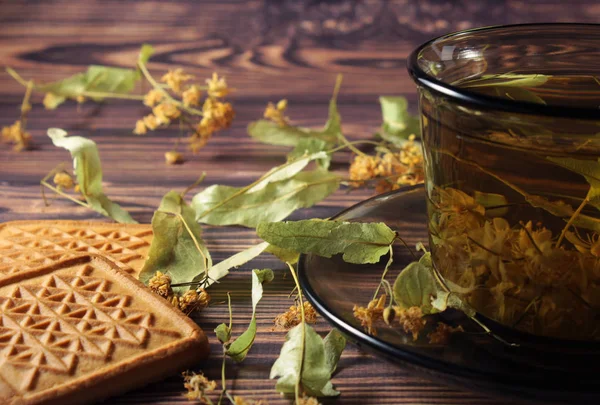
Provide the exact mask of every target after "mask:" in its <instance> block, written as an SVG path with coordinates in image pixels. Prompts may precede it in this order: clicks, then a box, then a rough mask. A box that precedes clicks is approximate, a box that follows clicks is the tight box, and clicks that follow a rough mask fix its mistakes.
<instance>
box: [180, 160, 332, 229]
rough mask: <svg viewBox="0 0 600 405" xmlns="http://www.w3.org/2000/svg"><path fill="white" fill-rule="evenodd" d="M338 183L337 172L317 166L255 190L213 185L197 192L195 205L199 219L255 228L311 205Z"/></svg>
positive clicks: (193, 200)
mask: <svg viewBox="0 0 600 405" xmlns="http://www.w3.org/2000/svg"><path fill="white" fill-rule="evenodd" d="M339 185H340V178H339V177H338V176H336V175H334V174H332V173H329V172H326V171H323V170H314V171H309V172H301V173H298V174H296V175H295V176H294V177H291V178H289V179H286V180H282V181H278V182H274V183H268V184H267V185H266V186H264V187H263V188H261V189H260V190H258V191H254V192H252V193H250V192H242V191H243V190H242V189H241V188H237V187H229V186H221V185H214V186H210V187H208V188H206V189H205V190H203V191H202V192H200V193H198V194H196V195H195V196H194V198H193V199H192V206H193V207H194V209H195V210H196V213H197V214H196V219H197V220H198V221H200V222H203V223H206V224H210V225H242V226H247V227H249V228H254V227H256V226H257V225H258V224H259V223H261V222H271V221H281V220H282V219H284V218H286V217H287V216H288V215H290V214H291V213H292V212H294V211H296V210H297V209H299V208H308V207H311V206H312V205H314V204H316V203H318V202H319V201H321V200H323V199H325V198H326V197H327V196H329V195H330V194H331V193H333V192H334V191H336V190H337V189H338V188H339ZM217 205H218V206H217Z"/></svg>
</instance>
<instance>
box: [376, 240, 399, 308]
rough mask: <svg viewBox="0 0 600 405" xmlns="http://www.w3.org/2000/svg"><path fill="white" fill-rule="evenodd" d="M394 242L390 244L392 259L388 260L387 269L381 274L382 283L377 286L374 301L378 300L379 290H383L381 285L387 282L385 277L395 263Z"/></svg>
mask: <svg viewBox="0 0 600 405" xmlns="http://www.w3.org/2000/svg"><path fill="white" fill-rule="evenodd" d="M393 243H394V242H393V241H392V243H391V244H390V250H389V252H390V258H389V259H388V261H387V263H386V265H385V268H384V269H383V273H382V274H381V281H379V285H378V286H377V289H376V290H375V294H373V298H372V299H371V300H374V299H375V298H377V295H378V294H379V290H380V289H381V285H382V284H383V282H384V281H386V280H385V276H387V273H388V271H389V269H390V266H391V265H392V263H393V262H394V249H393V247H392V246H393ZM390 299H392V297H390Z"/></svg>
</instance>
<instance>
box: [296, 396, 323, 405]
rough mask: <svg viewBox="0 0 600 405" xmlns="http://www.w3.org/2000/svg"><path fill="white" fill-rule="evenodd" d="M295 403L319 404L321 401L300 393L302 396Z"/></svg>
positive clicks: (301, 404)
mask: <svg viewBox="0 0 600 405" xmlns="http://www.w3.org/2000/svg"><path fill="white" fill-rule="evenodd" d="M297 405H321V403H320V402H319V401H318V400H317V398H315V397H309V396H307V395H306V394H303V395H302V398H300V400H299V401H298V402H297Z"/></svg>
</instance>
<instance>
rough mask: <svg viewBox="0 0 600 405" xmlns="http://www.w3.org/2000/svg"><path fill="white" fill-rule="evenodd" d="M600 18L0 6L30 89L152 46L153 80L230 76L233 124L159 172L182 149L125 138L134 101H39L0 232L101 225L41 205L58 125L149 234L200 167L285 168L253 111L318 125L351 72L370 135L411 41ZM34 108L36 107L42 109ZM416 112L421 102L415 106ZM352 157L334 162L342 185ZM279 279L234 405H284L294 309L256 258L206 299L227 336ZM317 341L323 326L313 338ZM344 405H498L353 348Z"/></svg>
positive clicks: (220, 178) (402, 85) (13, 96)
mask: <svg viewBox="0 0 600 405" xmlns="http://www.w3.org/2000/svg"><path fill="white" fill-rule="evenodd" d="M599 16H600V7H598V5H597V2H596V1H593V0H584V1H579V2H577V4H576V5H572V4H567V3H566V2H561V1H559V0H542V1H516V0H515V1H494V0H485V1H478V2H473V1H469V0H455V1H452V0H447V1H435V0H427V1H416V0H397V1H383V0H370V1H348V0H345V1H330V2H318V1H294V0H287V1H278V0H270V1H259V0H256V1H218V0H213V1H203V2H198V1H195V0H186V1H173V2H166V1H157V0H151V1H141V0H138V1H117V0H112V1H100V0H90V1H79V2H73V1H66V0H55V1H39V2H26V1H22V0H19V1H4V2H1V3H0V61H1V62H2V64H3V65H9V66H12V67H14V68H15V69H17V70H18V71H19V72H21V73H22V74H23V76H24V77H27V78H28V77H32V78H35V79H36V80H40V81H45V80H55V79H59V78H61V77H65V76H68V75H70V74H73V73H75V72H78V71H80V70H83V69H84V68H85V66H86V65H88V64H91V63H101V64H110V65H119V66H132V64H133V62H134V61H135V59H136V54H137V51H138V49H139V45H140V44H141V43H143V42H149V43H152V44H153V45H154V46H155V47H156V49H157V55H156V56H155V58H153V62H152V64H151V69H152V70H153V71H154V72H157V74H158V73H160V72H163V71H165V70H166V69H167V68H168V67H172V66H183V67H185V68H186V69H187V70H188V71H189V72H191V73H193V74H195V75H196V76H197V77H199V78H200V77H205V76H208V75H209V74H210V73H211V72H212V71H218V72H219V73H221V74H225V75H227V77H228V79H229V82H230V83H231V84H232V85H233V86H234V87H235V88H236V89H237V92H236V93H235V95H234V96H233V97H232V100H233V102H234V104H235V106H236V110H237V119H236V122H235V124H234V125H233V127H232V128H231V129H230V130H228V131H226V132H224V133H222V134H219V135H218V136H216V137H215V138H214V139H213V140H212V141H211V143H210V144H209V145H208V146H207V147H206V148H205V149H203V150H202V151H200V153H198V154H197V155H196V156H190V160H189V161H188V162H187V163H185V164H184V165H181V166H163V163H162V162H163V153H164V152H165V151H166V150H168V149H170V147H171V146H172V144H173V142H174V139H175V138H176V137H177V135H178V132H177V131H176V130H163V131H159V132H156V133H154V134H150V135H147V136H144V137H138V136H135V135H133V134H131V129H132V127H133V124H134V122H135V120H136V119H137V118H138V117H140V116H142V115H143V114H145V113H146V110H145V109H144V108H143V107H142V106H141V105H139V104H137V103H135V102H121V101H119V102H114V103H108V104H106V105H103V106H102V107H97V106H94V105H92V104H86V105H84V106H83V107H81V108H77V107H76V106H75V105H73V104H71V103H69V104H67V105H65V106H62V107H60V108H59V109H58V110H57V111H54V112H52V111H44V110H43V109H42V108H40V107H39V105H37V106H35V107H34V109H33V111H32V112H31V114H30V122H29V128H30V131H31V132H32V134H33V136H34V140H35V145H36V149H35V150H33V151H30V152H26V153H14V152H12V151H10V150H9V149H8V148H7V147H5V146H2V147H0V221H8V220H14V219H32V218H37V219H42V218H78V219H96V220H104V219H103V218H101V217H100V216H98V215H95V214H93V213H90V212H89V211H87V210H85V209H83V208H80V207H74V206H73V205H72V204H71V203H69V202H67V201H63V200H56V199H52V204H51V205H50V206H49V207H45V206H44V204H43V202H42V199H41V198H40V193H39V180H40V179H41V177H43V176H44V175H45V173H47V172H48V171H49V170H50V169H51V168H52V167H54V166H55V165H56V164H57V163H60V162H63V161H68V160H69V157H68V153H67V152H66V151H64V150H59V149H57V148H54V147H53V146H52V145H51V143H50V141H49V139H48V138H47V137H46V136H45V131H46V129H47V128H48V127H53V126H59V127H63V128H66V129H69V130H71V131H73V132H78V133H81V134H85V135H87V136H90V137H92V138H93V139H94V140H96V141H97V143H98V145H99V149H100V152H101V156H102V158H103V164H104V171H105V187H106V191H107V193H108V194H109V195H110V196H112V197H113V198H114V199H115V200H117V201H118V202H119V203H121V204H123V206H125V207H126V208H128V209H130V210H131V212H132V213H133V215H134V217H135V218H136V219H138V220H140V221H142V222H148V221H149V220H150V218H151V216H152V212H153V210H154V209H155V207H156V206H157V205H158V203H159V201H160V198H161V197H162V196H163V195H164V194H165V193H166V192H167V191H168V190H170V189H173V188H174V189H183V188H185V187H186V186H187V185H188V184H190V183H192V182H193V181H194V180H195V179H196V178H197V177H198V176H199V175H200V174H201V173H202V172H203V171H206V172H207V174H208V176H207V179H206V184H207V185H208V184H213V183H223V184H230V185H241V184H247V183H248V182H250V181H252V180H253V179H255V178H257V177H258V176H260V175H261V174H262V173H264V172H265V171H266V170H267V169H268V168H270V167H272V166H274V165H276V164H279V163H281V162H283V161H284V159H285V152H286V148H280V147H273V146H266V145H261V144H257V143H256V142H254V141H253V140H252V139H251V138H249V137H248V136H247V135H246V133H245V126H246V124H247V123H248V122H249V121H251V120H253V119H256V118H258V117H260V115H261V114H262V110H263V108H264V105H265V104H266V102H268V101H276V100H278V99H280V98H283V97H286V98H288V99H289V101H290V110H289V113H290V115H291V117H292V118H293V119H294V120H295V121H296V122H298V123H300V124H302V125H306V126H317V127H318V126H321V125H322V124H323V122H324V121H325V119H326V103H327V100H328V98H329V96H330V93H331V88H332V85H333V81H334V78H335V75H336V74H337V73H343V74H344V86H343V91H342V94H341V95H340V110H341V113H342V115H343V116H344V117H345V119H344V129H345V132H346V133H347V134H348V136H349V137H350V138H352V139H362V138H367V137H369V136H370V134H372V133H373V132H374V131H375V130H376V128H377V126H378V124H379V114H380V113H379V107H378V105H377V96H378V95H380V94H404V95H407V96H408V97H409V99H410V100H411V101H412V102H413V103H414V101H415V99H416V97H415V87H414V85H413V83H412V82H411V80H410V79H409V77H408V75H407V73H406V72H405V67H404V65H405V59H406V57H407V55H408V54H409V53H410V51H411V50H412V49H413V48H414V47H415V46H417V45H418V44H419V43H421V42H423V41H426V40H428V39H429V38H432V37H434V36H437V35H440V34H443V33H446V32H450V31H453V30H458V29H464V28H470V27H475V26H482V25H491V24H506V23H522V22H533V21H537V22H540V21H580V22H596V21H598V18H599ZM22 94H23V89H22V88H21V87H20V86H19V85H18V84H17V83H15V82H14V81H13V80H12V79H11V78H10V77H8V75H4V74H2V75H0V95H1V97H0V125H7V124H10V123H12V122H13V121H14V120H15V119H16V118H17V115H18V107H17V106H18V104H19V103H20V100H21V97H22ZM37 100H39V98H38V99H37ZM413 110H414V104H413ZM349 159H350V155H342V156H340V157H339V158H337V160H336V162H335V163H336V164H335V168H336V170H338V171H339V172H340V173H343V172H345V171H346V170H347V164H348V161H349ZM370 194H371V193H370V192H369V191H359V192H355V193H351V194H346V193H345V192H338V193H336V194H335V195H334V196H332V197H331V198H329V199H328V200H326V201H325V202H323V203H322V204H320V205H319V206H317V207H314V208H311V209H309V210H304V211H302V212H300V213H297V214H294V217H293V218H304V217H328V216H331V215H333V214H334V213H336V212H338V211H339V210H341V209H343V208H346V207H348V206H350V205H352V204H354V203H356V202H358V201H360V200H362V199H364V198H366V197H368V196H369V195H370ZM206 239H207V243H208V245H209V248H210V250H211V252H212V253H213V256H214V258H215V259H216V260H221V259H224V258H226V257H228V256H229V255H231V254H232V253H234V252H237V251H239V250H242V249H244V248H246V247H248V246H250V245H252V244H254V243H257V242H258V239H257V238H256V236H255V233H254V232H253V231H252V230H247V229H241V228H237V227H227V228H212V227H206ZM253 267H256V268H262V267H272V268H274V269H276V273H277V276H276V280H275V281H274V283H273V284H271V285H269V286H268V287H267V289H266V295H265V298H264V302H265V303H266V305H262V308H261V311H260V312H259V321H258V324H259V328H258V338H257V341H256V344H255V346H254V348H253V349H252V352H251V354H250V356H249V357H248V359H247V360H246V361H245V362H244V363H243V364H241V365H232V364H230V365H228V371H227V377H228V379H229V388H230V389H231V390H232V393H233V394H235V395H244V396H248V397H252V398H256V399H259V398H265V399H268V400H269V403H271V404H280V403H281V404H283V403H289V401H287V400H284V399H282V398H281V397H280V396H279V395H278V394H276V392H275V391H274V381H271V380H269V379H268V374H269V369H270V366H271V364H272V363H273V361H274V360H275V358H276V356H277V355H278V353H279V350H280V347H281V344H282V342H283V339H284V335H285V333H284V332H281V331H274V330H273V318H274V317H275V316H276V315H277V314H278V313H280V312H283V311H284V310H285V309H286V308H287V307H288V306H289V305H290V304H291V301H290V300H289V299H288V298H287V295H288V293H289V292H290V291H291V289H292V280H291V279H290V277H289V276H288V277H286V276H285V274H286V273H285V271H284V269H283V265H282V264H281V263H279V262H278V261H277V260H275V259H274V258H271V257H268V256H265V257H261V258H260V259H258V260H256V261H255V262H253V263H252V265H248V266H244V267H242V268H241V269H238V270H236V271H234V272H232V274H231V275H230V276H229V277H228V278H227V279H226V280H225V281H224V282H223V283H222V284H220V285H219V286H217V287H215V288H213V292H212V294H213V298H214V302H215V303H216V302H222V301H223V300H224V299H225V293H226V292H227V291H230V292H231V294H232V298H233V307H234V314H235V328H234V334H237V333H240V332H241V331H242V330H243V328H244V325H245V324H246V323H247V322H248V320H249V316H250V308H249V307H250V300H249V298H250V295H249V291H250V269H251V268H253ZM194 319H195V320H196V321H197V322H198V323H199V324H200V325H201V326H202V327H203V328H204V329H205V330H206V331H207V333H208V334H209V337H210V339H211V340H212V343H213V344H212V349H213V352H212V355H211V357H210V359H209V360H208V361H207V362H206V363H205V364H203V365H199V368H202V369H203V370H204V371H205V373H206V374H207V375H208V376H209V377H210V378H213V379H218V378H219V376H220V347H219V345H218V344H217V343H215V342H216V339H215V337H214V334H213V333H212V332H211V331H212V329H213V328H214V327H215V326H216V325H217V324H219V323H221V322H223V321H224V320H225V319H226V307H225V306H223V305H217V306H214V307H211V308H210V309H208V310H206V311H204V312H202V313H201V314H198V315H195V316H194ZM317 328H318V330H319V331H325V330H326V329H327V328H328V326H327V325H326V323H325V322H323V321H322V320H321V321H320V322H319V323H318V326H317ZM334 382H335V384H336V386H337V387H338V388H339V389H340V391H341V392H342V396H341V397H340V398H339V399H337V400H333V401H328V402H327V403H329V402H335V403H339V404H417V403H420V404H448V405H449V404H500V403H503V402H504V401H503V400H501V399H494V398H484V397H482V396H480V395H478V394H474V393H470V392H467V391H464V390H456V389H453V388H448V387H446V386H445V385H442V384H440V383H438V382H436V381H429V380H425V379H422V378H420V377H417V376H414V375H412V373H411V372H409V371H407V370H403V369H399V368H397V367H394V366H392V365H390V364H388V363H386V362H383V361H381V360H380V359H377V358H375V357H372V356H370V355H367V354H364V353H362V352H360V351H359V350H358V349H357V348H356V347H354V346H352V345H350V346H349V347H348V349H347V351H346V352H345V354H344V356H343V358H342V359H341V361H340V369H339V372H338V373H337V375H336V376H335V378H334ZM182 388H183V387H182V383H181V378H180V377H178V376H173V377H172V378H169V379H166V380H165V381H164V382H162V383H160V384H155V385H153V386H150V387H147V388H144V389H140V390H137V391H135V392H132V393H129V394H127V395H124V396H122V397H120V398H115V399H112V400H110V401H109V402H110V403H114V404H117V403H118V404H130V403H155V404H175V403H184V402H186V400H185V399H184V398H183V397H182V396H181V391H182Z"/></svg>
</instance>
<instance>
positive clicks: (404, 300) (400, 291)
mask: <svg viewBox="0 0 600 405" xmlns="http://www.w3.org/2000/svg"><path fill="white" fill-rule="evenodd" d="M437 291H438V283H437V281H436V279H435V277H434V275H433V273H432V268H431V253H426V254H425V255H423V257H422V258H421V259H420V260H419V261H418V262H412V263H410V264H409V265H408V266H406V267H405V268H404V270H402V271H401V272H400V274H398V277H397V278H396V281H395V282H394V287H393V292H394V301H395V302H396V305H398V306H399V307H400V308H402V309H408V308H410V307H420V308H421V311H422V312H423V314H424V315H428V314H431V313H434V312H436V311H435V310H434V308H433V307H432V306H431V298H432V297H435V295H436V292H437Z"/></svg>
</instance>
